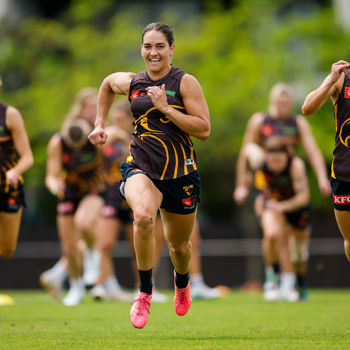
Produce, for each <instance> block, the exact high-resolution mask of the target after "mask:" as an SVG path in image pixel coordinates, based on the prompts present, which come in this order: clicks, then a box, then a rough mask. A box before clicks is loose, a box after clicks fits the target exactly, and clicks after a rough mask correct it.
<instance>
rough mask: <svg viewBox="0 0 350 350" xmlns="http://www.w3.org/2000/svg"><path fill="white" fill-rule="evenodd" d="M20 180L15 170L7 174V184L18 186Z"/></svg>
mask: <svg viewBox="0 0 350 350" xmlns="http://www.w3.org/2000/svg"><path fill="white" fill-rule="evenodd" d="M20 178H21V177H20V175H19V174H18V173H17V171H16V170H15V169H10V170H8V171H7V172H6V183H7V184H9V185H17V184H18V181H19V180H20Z"/></svg>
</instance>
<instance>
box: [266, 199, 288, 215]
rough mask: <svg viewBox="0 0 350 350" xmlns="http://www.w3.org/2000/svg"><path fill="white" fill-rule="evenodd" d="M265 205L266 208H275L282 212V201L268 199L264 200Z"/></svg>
mask: <svg viewBox="0 0 350 350" xmlns="http://www.w3.org/2000/svg"><path fill="white" fill-rule="evenodd" d="M265 205H266V208H267V209H270V210H275V211H277V212H279V213H283V212H284V207H283V203H282V202H278V201H276V199H269V200H268V201H266V203H265Z"/></svg>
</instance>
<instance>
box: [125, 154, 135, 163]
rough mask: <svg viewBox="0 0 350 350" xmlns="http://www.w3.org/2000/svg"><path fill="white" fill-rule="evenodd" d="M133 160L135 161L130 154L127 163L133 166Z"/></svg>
mask: <svg viewBox="0 0 350 350" xmlns="http://www.w3.org/2000/svg"><path fill="white" fill-rule="evenodd" d="M133 159H134V156H133V155H132V154H131V153H130V154H129V155H128V158H126V162H127V163H129V164H131V163H132V160H133Z"/></svg>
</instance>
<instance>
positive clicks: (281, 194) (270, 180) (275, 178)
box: [254, 159, 295, 201]
mask: <svg viewBox="0 0 350 350" xmlns="http://www.w3.org/2000/svg"><path fill="white" fill-rule="evenodd" d="M291 162H292V159H289V160H288V163H287V166H286V168H285V169H284V170H283V171H282V172H281V173H279V174H275V173H273V172H272V171H270V169H269V168H268V167H267V165H266V163H264V164H263V166H262V168H261V169H259V170H257V171H256V172H255V174H254V176H255V179H254V180H255V181H254V183H255V187H256V188H257V189H258V190H259V191H261V192H262V193H263V194H264V195H265V196H266V197H267V198H273V199H275V200H277V201H283V200H286V199H289V198H292V197H293V196H294V195H295V192H294V188H293V180H292V177H291V175H290V166H291Z"/></svg>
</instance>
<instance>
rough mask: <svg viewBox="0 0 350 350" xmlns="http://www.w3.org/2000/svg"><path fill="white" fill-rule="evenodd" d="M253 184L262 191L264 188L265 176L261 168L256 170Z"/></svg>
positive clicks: (265, 184)
mask: <svg viewBox="0 0 350 350" xmlns="http://www.w3.org/2000/svg"><path fill="white" fill-rule="evenodd" d="M254 185H255V187H256V188H257V189H258V190H260V191H263V190H264V189H265V188H266V186H267V183H266V178H265V174H264V172H263V171H262V170H257V171H256V172H255V175H254Z"/></svg>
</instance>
